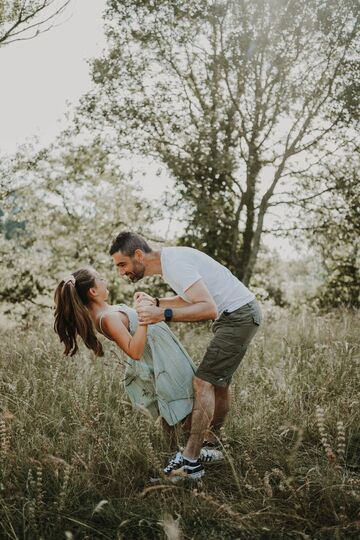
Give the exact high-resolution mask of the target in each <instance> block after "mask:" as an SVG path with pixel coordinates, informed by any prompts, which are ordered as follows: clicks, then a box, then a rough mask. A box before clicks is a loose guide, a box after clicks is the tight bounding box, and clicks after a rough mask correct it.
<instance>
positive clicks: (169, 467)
mask: <svg viewBox="0 0 360 540" xmlns="http://www.w3.org/2000/svg"><path fill="white" fill-rule="evenodd" d="M182 461H183V457H182V455H181V454H180V452H178V453H177V454H176V456H175V457H174V458H173V459H170V461H169V463H168V465H167V466H166V467H165V469H164V472H165V473H167V472H170V471H172V470H173V468H174V467H175V465H179V464H180V463H182Z"/></svg>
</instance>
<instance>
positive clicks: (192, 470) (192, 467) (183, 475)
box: [164, 452, 205, 482]
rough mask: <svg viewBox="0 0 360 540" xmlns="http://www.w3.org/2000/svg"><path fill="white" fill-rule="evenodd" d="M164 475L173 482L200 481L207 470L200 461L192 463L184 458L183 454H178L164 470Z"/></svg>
mask: <svg viewBox="0 0 360 540" xmlns="http://www.w3.org/2000/svg"><path fill="white" fill-rule="evenodd" d="M164 474H165V475H166V476H168V477H169V478H170V479H171V481H172V482H177V481H178V480H182V479H189V480H199V478H201V477H202V476H204V474H205V470H204V467H203V466H202V464H201V463H200V460H197V461H196V462H195V463H192V462H191V461H188V460H187V459H186V458H184V457H183V455H182V453H181V452H178V453H177V454H176V455H175V456H174V457H173V458H172V459H170V461H169V463H168V464H167V466H166V467H165V468H164Z"/></svg>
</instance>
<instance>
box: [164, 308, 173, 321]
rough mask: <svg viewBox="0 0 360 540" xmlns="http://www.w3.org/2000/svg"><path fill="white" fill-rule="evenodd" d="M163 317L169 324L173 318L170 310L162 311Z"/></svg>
mask: <svg viewBox="0 0 360 540" xmlns="http://www.w3.org/2000/svg"><path fill="white" fill-rule="evenodd" d="M164 317H165V321H166V322H170V321H171V319H172V318H173V310H172V309H171V308H166V309H164Z"/></svg>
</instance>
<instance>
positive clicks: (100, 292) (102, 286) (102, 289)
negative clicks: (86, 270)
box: [92, 270, 109, 300]
mask: <svg viewBox="0 0 360 540" xmlns="http://www.w3.org/2000/svg"><path fill="white" fill-rule="evenodd" d="M92 273H93V275H94V278H95V285H94V287H93V288H94V289H95V290H96V293H97V296H98V297H101V298H102V299H103V300H106V299H107V298H108V296H109V291H108V288H107V281H106V279H105V278H103V277H101V276H100V274H99V273H98V272H96V270H93V272H92Z"/></svg>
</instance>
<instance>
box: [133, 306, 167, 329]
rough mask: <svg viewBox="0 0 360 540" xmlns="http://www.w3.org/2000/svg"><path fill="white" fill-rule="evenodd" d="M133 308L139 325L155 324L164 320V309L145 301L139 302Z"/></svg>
mask: <svg viewBox="0 0 360 540" xmlns="http://www.w3.org/2000/svg"><path fill="white" fill-rule="evenodd" d="M135 309H136V313H137V315H138V319H139V324H140V325H141V326H143V325H145V324H155V323H157V322H161V321H163V320H164V310H163V309H162V308H160V307H156V306H154V305H150V304H145V301H144V302H139V303H138V305H136V306H135Z"/></svg>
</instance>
